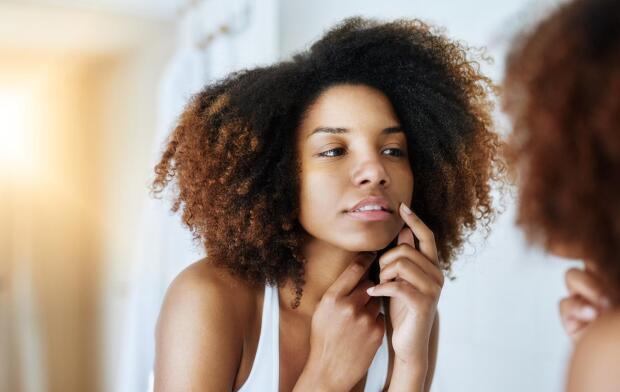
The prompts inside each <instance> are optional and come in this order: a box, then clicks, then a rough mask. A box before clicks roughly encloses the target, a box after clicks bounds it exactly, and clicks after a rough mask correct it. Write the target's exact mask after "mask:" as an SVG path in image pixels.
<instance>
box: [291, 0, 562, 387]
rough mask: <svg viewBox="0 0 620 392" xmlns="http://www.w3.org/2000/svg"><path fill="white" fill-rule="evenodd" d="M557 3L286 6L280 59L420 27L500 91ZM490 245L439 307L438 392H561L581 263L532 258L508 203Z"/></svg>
mask: <svg viewBox="0 0 620 392" xmlns="http://www.w3.org/2000/svg"><path fill="white" fill-rule="evenodd" d="M553 2H554V1H553V0H547V1H543V2H538V3H534V2H533V1H530V2H527V1H520V0H510V1H502V2H499V1H491V0H473V1H467V2H464V1H448V0H435V1H432V2H430V1H419V0H418V1H408V0H398V1H387V2H377V1H372V0H361V1H360V0H357V1H353V0H347V1H338V2H334V1H329V0H315V1H312V2H309V1H307V2H293V1H282V2H281V3H280V32H281V40H280V49H281V51H280V58H281V59H284V58H287V57H288V56H290V55H291V54H292V53H293V52H295V51H297V50H301V49H304V48H305V47H307V45H308V44H310V43H311V42H312V41H314V40H316V39H317V38H319V37H320V35H321V34H322V32H323V31H324V30H325V29H327V28H329V27H330V26H332V25H333V24H334V23H337V22H339V21H340V20H341V19H343V18H345V17H348V16H353V15H358V14H359V15H363V16H371V17H378V18H388V19H393V18H399V17H407V18H420V19H423V20H425V21H428V22H431V23H434V24H437V25H440V26H443V27H445V28H446V29H447V34H448V36H450V37H452V38H455V39H459V40H463V41H465V42H466V43H468V44H469V45H472V46H486V47H487V49H488V53H489V54H490V55H492V57H494V58H495V60H496V61H495V63H494V64H492V65H487V64H484V63H483V64H482V70H483V71H484V72H485V73H487V74H488V75H490V76H491V77H492V78H493V79H494V80H495V81H496V82H500V81H501V75H502V69H503V61H502V59H503V56H504V54H505V50H506V47H507V45H508V44H509V39H510V37H511V34H512V33H513V32H514V31H516V30H517V29H519V28H520V27H521V26H522V23H524V22H525V21H526V20H531V19H532V18H533V17H534V16H536V15H539V14H540V12H542V11H543V10H544V9H545V8H548V7H549V6H551V5H552V4H553ZM507 204H508V205H507V208H506V211H505V213H503V214H502V215H500V216H499V217H498V219H497V221H496V222H495V224H494V226H493V231H492V234H491V235H490V236H489V238H488V239H487V240H486V242H483V241H480V240H479V239H478V240H475V241H473V242H475V244H474V246H473V247H472V246H468V247H467V249H466V250H465V251H464V254H463V256H461V257H460V258H459V260H457V262H456V264H455V268H454V271H455V273H456V276H457V280H455V281H447V282H446V284H445V287H444V290H443V294H442V298H441V300H440V304H439V312H440V314H441V322H440V325H441V328H440V343H439V358H438V364H437V370H436V374H435V381H434V385H433V390H434V391H442V392H443V391H448V392H452V391H459V392H460V391H477V392H483V391H489V392H491V391H503V392H510V391H515V392H517V391H518V392H521V391H559V390H561V389H562V385H563V381H562V380H563V372H564V368H565V363H566V358H567V355H568V353H569V350H570V344H569V340H568V338H567V337H566V336H565V334H564V332H563V330H562V328H561V324H560V321H559V317H558V310H557V302H558V299H559V298H560V297H561V296H563V295H564V294H565V289H564V286H563V272H564V271H565V270H566V269H568V268H569V267H570V266H572V265H574V263H568V262H564V261H561V260H560V259H555V258H552V257H546V256H545V255H544V254H543V253H542V252H540V251H539V250H535V249H528V247H527V246H526V244H525V243H524V240H523V237H522V235H521V233H520V232H519V231H518V230H517V229H516V228H515V226H514V224H513V221H514V202H513V201H512V200H511V199H508V203H507Z"/></svg>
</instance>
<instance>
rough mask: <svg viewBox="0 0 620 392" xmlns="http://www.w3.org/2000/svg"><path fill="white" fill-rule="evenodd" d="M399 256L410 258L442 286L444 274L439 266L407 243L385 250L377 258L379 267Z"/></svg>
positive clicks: (383, 266)
mask: <svg viewBox="0 0 620 392" xmlns="http://www.w3.org/2000/svg"><path fill="white" fill-rule="evenodd" d="M400 258H407V259H411V260H412V261H413V262H414V263H415V264H416V265H417V266H418V267H420V268H421V269H422V270H423V271H424V272H425V273H426V274H427V275H429V276H430V277H431V278H432V279H433V280H434V281H435V282H436V283H437V284H438V285H440V286H443V283H444V276H443V273H442V272H441V270H440V269H439V267H437V265H436V264H433V263H432V262H431V261H430V260H429V259H428V258H427V257H426V256H424V255H423V254H422V253H421V252H420V251H419V250H416V249H414V248H412V247H411V246H409V245H408V244H400V245H398V246H395V247H394V248H392V249H390V250H388V251H387V252H385V253H384V254H383V255H382V256H381V258H379V266H380V267H381V269H383V268H385V267H386V266H387V265H389V264H391V263H392V262H394V260H398V259H400Z"/></svg>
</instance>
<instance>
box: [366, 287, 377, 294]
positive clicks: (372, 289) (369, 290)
mask: <svg viewBox="0 0 620 392" xmlns="http://www.w3.org/2000/svg"><path fill="white" fill-rule="evenodd" d="M374 290H375V288H374V287H369V288H367V289H366V292H367V293H368V294H372V292H373V291H374Z"/></svg>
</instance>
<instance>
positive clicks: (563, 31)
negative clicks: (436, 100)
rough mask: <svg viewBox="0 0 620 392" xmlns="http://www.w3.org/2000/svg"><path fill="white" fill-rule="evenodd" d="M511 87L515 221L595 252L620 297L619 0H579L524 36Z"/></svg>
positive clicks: (544, 241) (514, 55)
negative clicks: (516, 186)
mask: <svg viewBox="0 0 620 392" xmlns="http://www.w3.org/2000/svg"><path fill="white" fill-rule="evenodd" d="M504 88H505V92H504V94H503V99H502V106H503V108H504V110H505V111H506V112H507V113H508V114H509V116H510V117H511V119H512V122H513V127H514V130H513V133H512V135H511V137H510V141H509V148H508V160H509V162H510V163H511V165H512V166H513V167H514V168H515V169H518V170H515V172H514V174H517V176H518V177H519V178H518V181H519V182H520V189H519V198H520V202H519V207H518V214H517V215H518V216H517V223H518V224H519V225H521V226H522V227H523V228H524V230H525V232H526V234H527V236H528V238H529V239H530V240H531V241H533V242H535V243H539V244H540V245H542V246H544V247H547V248H551V247H553V246H555V245H558V244H561V245H570V246H571V249H574V250H577V251H578V252H580V253H581V254H582V255H587V257H589V258H592V259H593V260H594V261H595V262H596V263H597V265H598V267H599V268H600V270H601V271H602V272H603V276H602V277H603V278H604V279H605V280H606V284H607V285H608V286H609V288H610V293H615V294H612V295H615V296H616V297H618V299H620V295H619V294H620V293H619V292H618V291H619V289H620V262H619V259H618V255H620V187H619V186H618V185H620V2H618V1H617V0H587V1H583V0H578V1H573V2H571V3H567V4H564V5H562V6H561V7H559V8H558V9H557V10H556V11H555V12H554V13H553V14H551V15H550V16H549V17H547V18H546V19H545V20H544V21H542V23H540V24H539V25H538V26H537V27H536V28H535V29H533V30H532V31H529V32H524V33H521V34H520V35H519V36H517V38H516V39H515V42H514V44H513V47H512V50H511V52H510V54H509V56H508V61H507V68H506V77H505V81H504ZM614 287H615V289H614Z"/></svg>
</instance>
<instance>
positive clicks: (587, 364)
mask: <svg viewBox="0 0 620 392" xmlns="http://www.w3.org/2000/svg"><path fill="white" fill-rule="evenodd" d="M618 364H620V312H618V311H615V312H613V313H609V314H605V315H601V316H600V317H599V318H598V319H597V320H596V321H594V322H593V323H592V324H591V325H590V326H589V327H588V330H587V331H586V332H585V333H584V334H583V336H582V337H581V338H580V339H579V342H578V343H577V346H576V347H575V351H574V353H573V357H572V359H571V364H570V368H569V373H568V380H567V385H566V390H567V391H568V392H581V391H596V392H614V391H618V390H620V367H619V365H618Z"/></svg>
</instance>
